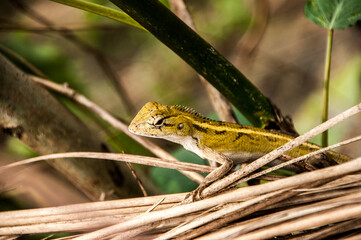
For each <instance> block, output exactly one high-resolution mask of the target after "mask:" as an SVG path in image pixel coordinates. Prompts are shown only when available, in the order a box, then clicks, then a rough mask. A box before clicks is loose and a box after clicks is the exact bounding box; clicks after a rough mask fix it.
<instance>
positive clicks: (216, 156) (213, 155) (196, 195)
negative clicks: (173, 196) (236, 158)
mask: <svg viewBox="0 0 361 240" xmlns="http://www.w3.org/2000/svg"><path fill="white" fill-rule="evenodd" d="M202 153H203V157H204V158H206V159H208V160H211V161H215V162H218V163H220V164H222V165H221V166H219V167H218V168H216V169H214V170H213V171H212V172H211V173H209V174H208V175H207V176H206V178H205V179H204V181H203V182H202V183H201V184H200V185H199V186H198V187H197V188H196V189H195V190H194V191H192V192H191V193H190V194H188V195H187V196H186V199H188V198H189V197H190V198H191V200H192V201H194V200H199V199H200V194H201V193H202V191H203V189H204V188H206V187H207V186H208V185H209V184H211V183H212V182H214V181H216V180H218V179H220V178H222V177H223V176H224V175H225V174H226V173H227V172H229V171H230V170H231V169H232V167H233V161H232V160H231V159H229V158H228V157H226V156H225V155H224V154H222V153H220V152H217V151H215V150H213V149H211V148H208V147H204V149H202Z"/></svg>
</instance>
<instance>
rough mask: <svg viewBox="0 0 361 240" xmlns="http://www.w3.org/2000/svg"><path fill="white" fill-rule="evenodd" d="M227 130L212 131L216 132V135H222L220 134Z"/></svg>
mask: <svg viewBox="0 0 361 240" xmlns="http://www.w3.org/2000/svg"><path fill="white" fill-rule="evenodd" d="M226 132H227V131H226V130H223V131H217V130H215V131H214V133H215V134H216V135H222V134H225V133H226Z"/></svg>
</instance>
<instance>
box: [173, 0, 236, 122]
mask: <svg viewBox="0 0 361 240" xmlns="http://www.w3.org/2000/svg"><path fill="white" fill-rule="evenodd" d="M169 4H170V6H171V7H172V10H173V11H174V13H175V14H176V15H177V16H178V17H179V18H180V19H182V20H183V21H184V22H185V23H186V24H187V25H188V26H189V27H191V28H192V29H193V30H194V31H196V32H197V28H196V26H195V24H194V22H193V20H192V17H191V15H190V14H189V12H188V9H187V6H186V5H185V3H184V1H183V0H170V1H169ZM198 78H199V79H200V80H201V82H202V84H203V86H204V87H205V88H206V90H207V93H208V96H209V99H210V101H211V103H212V105H213V108H214V109H215V111H216V112H217V114H218V116H219V118H220V119H221V120H222V121H225V122H237V118H236V116H235V114H234V111H233V109H232V105H231V104H230V103H229V102H228V101H227V99H226V98H225V97H224V96H223V95H222V94H221V93H220V92H219V91H218V90H217V89H216V88H215V87H213V86H212V85H211V84H210V83H209V82H208V81H207V80H205V79H204V78H203V77H202V76H201V75H199V74H198Z"/></svg>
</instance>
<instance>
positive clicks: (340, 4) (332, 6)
mask: <svg viewBox="0 0 361 240" xmlns="http://www.w3.org/2000/svg"><path fill="white" fill-rule="evenodd" d="M305 15H306V17H307V18H308V20H310V21H311V22H313V23H316V24H318V25H321V26H323V27H325V28H328V29H344V28H346V27H348V26H352V25H354V24H355V23H356V22H357V21H358V20H361V1H360V0H309V1H307V3H306V5H305Z"/></svg>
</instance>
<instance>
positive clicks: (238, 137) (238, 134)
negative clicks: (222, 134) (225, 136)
mask: <svg viewBox="0 0 361 240" xmlns="http://www.w3.org/2000/svg"><path fill="white" fill-rule="evenodd" d="M242 135H243V133H240V132H239V133H237V136H236V139H234V140H233V142H235V141H237V140H238V139H240V138H241V137H242Z"/></svg>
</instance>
